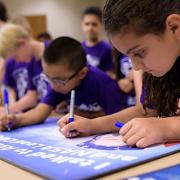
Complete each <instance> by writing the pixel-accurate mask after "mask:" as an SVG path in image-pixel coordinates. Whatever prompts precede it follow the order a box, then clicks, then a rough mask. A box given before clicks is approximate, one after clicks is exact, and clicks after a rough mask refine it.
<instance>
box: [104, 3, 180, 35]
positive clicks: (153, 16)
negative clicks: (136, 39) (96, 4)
mask: <svg viewBox="0 0 180 180" xmlns="http://www.w3.org/2000/svg"><path fill="white" fill-rule="evenodd" d="M173 13H177V14H180V0H108V1H107V3H106V4H105V6H104V9H103V23H104V26H105V30H106V31H107V32H108V33H110V34H116V33H118V32H124V31H125V32H126V31H128V30H131V31H133V32H134V33H136V34H141V35H142V34H147V33H153V34H162V33H163V32H164V30H165V23H166V18H167V17H168V16H169V15H170V14H173Z"/></svg>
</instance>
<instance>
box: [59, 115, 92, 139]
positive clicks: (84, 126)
mask: <svg viewBox="0 0 180 180" xmlns="http://www.w3.org/2000/svg"><path fill="white" fill-rule="evenodd" d="M58 126H59V131H60V132H61V133H62V134H63V135H64V136H65V137H75V136H79V135H83V136H87V135H90V134H91V120H90V119H87V118H83V117H80V116H77V115H74V121H73V122H71V123H69V115H68V114H67V115H66V116H63V117H62V118H61V119H60V120H59V121H58Z"/></svg>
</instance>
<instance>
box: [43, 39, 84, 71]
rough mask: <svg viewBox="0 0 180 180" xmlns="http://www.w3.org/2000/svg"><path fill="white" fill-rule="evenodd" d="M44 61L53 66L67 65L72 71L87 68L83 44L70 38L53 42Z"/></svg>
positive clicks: (45, 53)
mask: <svg viewBox="0 0 180 180" xmlns="http://www.w3.org/2000/svg"><path fill="white" fill-rule="evenodd" d="M44 61H45V62H46V63H47V64H49V65H51V64H65V65H67V66H68V68H69V69H70V70H73V71H75V72H78V71H80V70H81V69H82V68H83V67H85V66H86V54H85V52H84V49H83V47H82V46H81V43H80V42H78V41H77V40H75V39H73V38H70V37H59V38H56V39H55V40H53V41H52V42H51V43H50V45H49V46H48V47H47V49H46V50H45V52H44Z"/></svg>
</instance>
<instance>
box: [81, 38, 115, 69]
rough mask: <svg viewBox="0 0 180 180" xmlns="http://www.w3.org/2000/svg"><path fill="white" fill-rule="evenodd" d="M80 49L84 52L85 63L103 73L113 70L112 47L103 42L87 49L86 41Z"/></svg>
mask: <svg viewBox="0 0 180 180" xmlns="http://www.w3.org/2000/svg"><path fill="white" fill-rule="evenodd" d="M82 47H83V48H84V50H85V52H86V58H87V63H88V64H90V65H91V66H93V67H98V68H99V69H101V70H103V71H108V70H112V69H113V61H112V47H111V45H110V44H108V43H107V42H105V41H100V42H99V43H98V44H96V45H95V46H92V47H89V46H87V44H86V41H84V42H82Z"/></svg>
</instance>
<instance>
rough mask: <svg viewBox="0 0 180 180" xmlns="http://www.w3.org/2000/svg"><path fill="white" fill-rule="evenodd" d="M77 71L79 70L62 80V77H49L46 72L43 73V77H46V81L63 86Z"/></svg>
mask: <svg viewBox="0 0 180 180" xmlns="http://www.w3.org/2000/svg"><path fill="white" fill-rule="evenodd" d="M78 73H79V71H78V72H76V73H74V74H73V75H71V76H70V77H69V78H67V79H64V80H62V79H60V78H51V77H49V76H48V75H46V74H44V76H45V78H46V80H47V81H48V82H51V83H54V84H60V85H63V86H65V85H66V84H67V83H68V82H69V81H70V80H71V79H73V78H74V77H75V76H76V75H77V74H78Z"/></svg>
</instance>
